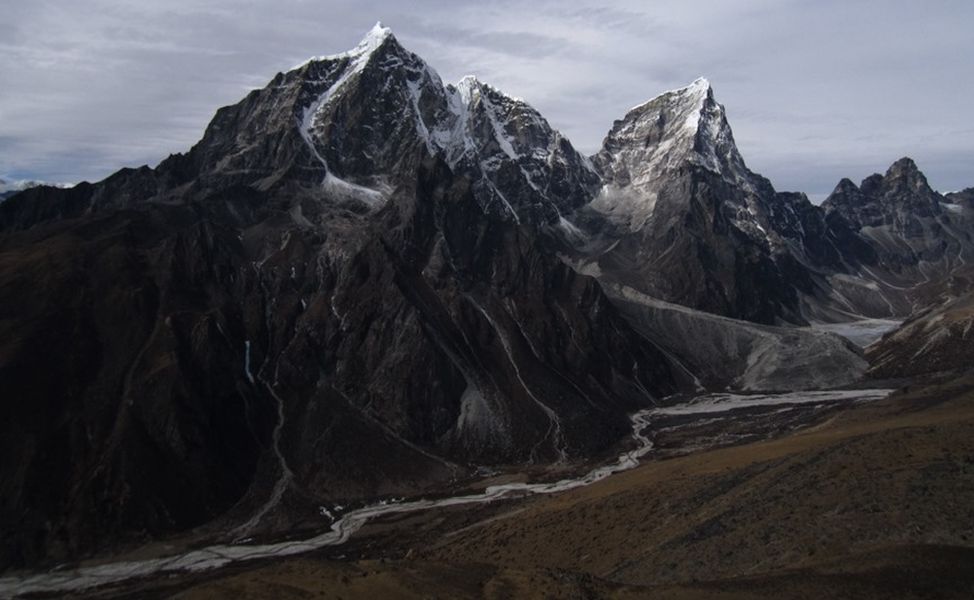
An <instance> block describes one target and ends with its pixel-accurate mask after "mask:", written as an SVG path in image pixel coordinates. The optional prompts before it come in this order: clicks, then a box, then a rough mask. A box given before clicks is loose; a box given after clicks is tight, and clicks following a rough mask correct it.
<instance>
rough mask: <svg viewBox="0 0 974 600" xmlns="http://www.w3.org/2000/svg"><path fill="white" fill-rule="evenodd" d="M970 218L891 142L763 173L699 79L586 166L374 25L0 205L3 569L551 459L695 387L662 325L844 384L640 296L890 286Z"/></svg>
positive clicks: (568, 456)
mask: <svg viewBox="0 0 974 600" xmlns="http://www.w3.org/2000/svg"><path fill="white" fill-rule="evenodd" d="M969 215H971V212H970V209H969V208H968V207H966V206H963V205H962V204H960V203H959V201H957V202H955V203H954V204H950V203H945V201H944V199H943V198H941V197H940V196H939V195H937V194H935V193H933V192H931V191H929V186H927V185H926V181H925V179H924V178H923V176H922V174H920V173H919V171H917V170H916V167H915V165H913V164H912V162H907V161H901V162H899V163H897V165H894V168H892V169H891V170H890V172H889V173H887V175H886V176H882V177H881V176H874V177H872V178H869V179H867V181H866V182H864V183H863V185H862V186H859V187H856V186H854V185H853V184H851V182H848V181H844V182H843V183H841V184H840V186H839V188H837V192H836V194H834V195H833V197H832V198H830V201H829V202H828V203H827V205H826V206H825V208H824V209H819V208H818V207H815V206H813V205H812V204H811V203H809V202H808V199H807V198H806V197H805V196H804V195H802V194H788V193H778V192H776V191H775V190H774V188H773V187H772V186H771V184H770V182H768V181H767V180H766V179H764V178H762V177H760V176H759V175H757V174H754V173H752V172H751V171H750V170H748V169H747V167H746V166H745V164H744V161H743V159H742V158H741V156H740V154H739V153H738V151H737V148H736V146H735V144H734V139H733V135H732V133H731V130H730V126H729V124H728V123H727V119H726V116H725V114H724V109H723V107H722V106H720V105H719V104H718V103H717V102H716V100H715V99H714V94H713V90H712V89H711V88H710V85H709V84H708V83H707V82H706V81H703V80H699V81H697V82H694V84H692V85H691V86H689V87H687V88H684V89H682V90H676V91H674V92H668V93H667V94H664V95H662V96H660V97H658V98H656V99H654V100H652V101H650V102H648V103H646V104H644V105H641V106H640V107H637V108H635V109H633V110H632V111H631V112H630V113H629V114H628V115H626V117H625V118H624V119H622V120H620V121H618V122H616V123H615V125H614V126H613V128H612V131H611V132H610V133H609V135H608V137H607V138H606V142H605V147H604V149H603V151H602V152H600V153H599V154H598V155H596V156H595V157H593V158H592V159H591V160H589V159H587V158H585V157H583V156H581V155H579V154H578V153H577V152H576V151H575V150H574V148H573V147H572V146H571V144H570V143H569V142H568V141H567V140H566V139H565V138H564V137H562V136H561V135H560V134H559V133H558V132H556V131H554V130H553V129H552V128H551V127H550V126H549V125H548V123H547V122H546V121H545V120H544V119H543V118H542V117H541V115H539V114H538V113H537V112H536V111H535V110H534V109H533V108H531V107H530V106H529V105H527V104H526V103H524V102H522V101H520V100H516V99H513V98H510V97H508V96H506V95H504V94H503V93H501V92H499V91H498V90H496V89H494V88H491V87H490V86H487V85H485V84H483V83H480V82H478V81H476V80H475V79H473V78H465V79H464V80H462V81H460V82H459V83H457V84H456V85H444V84H443V83H442V81H441V80H440V79H439V76H438V75H437V74H436V73H435V71H433V70H432V69H430V68H429V66H428V65H426V64H425V63H424V62H423V61H422V59H420V58H419V57H417V56H416V55H414V54H412V53H410V52H408V51H407V50H405V49H404V48H402V46H400V45H399V43H398V42H397V41H396V39H395V37H394V36H392V35H391V33H390V32H389V31H388V30H386V29H383V28H381V27H377V28H376V29H374V30H373V31H372V32H370V33H369V35H368V36H366V38H365V39H364V40H363V41H362V43H361V44H359V46H358V47H356V48H355V49H353V50H352V51H349V52H346V53H343V54H340V55H335V56H330V57H325V58H320V59H314V60H312V61H309V62H308V63H306V64H304V65H302V66H300V67H297V68H295V69H293V70H291V71H289V72H287V73H281V74H278V75H277V76H276V77H274V79H273V80H272V81H271V82H270V84H269V85H268V86H267V87H266V88H264V89H262V90H256V91H254V92H251V93H250V94H248V95H247V97H246V98H244V99H243V100H242V101H241V102H239V103H238V104H236V105H234V106H230V107H224V108H221V109H220V110H219V111H218V112H217V114H216V116H215V117H214V119H213V121H212V122H211V123H210V125H209V127H207V130H206V132H205V134H204V136H203V138H202V139H201V140H200V142H199V143H197V144H196V145H195V146H194V147H193V148H192V149H191V150H190V151H189V152H187V153H186V154H178V155H173V156H170V157H169V158H167V159H166V160H164V161H163V162H162V163H160V164H159V165H158V166H157V167H156V168H154V169H150V168H148V167H143V168H140V169H123V170H121V171H119V172H118V173H116V174H115V175H112V176H111V177H109V178H107V179H105V180H104V181H101V182H98V183H95V184H88V183H85V184H81V185H78V186H76V187H74V188H72V189H58V188H51V187H40V188H34V189H30V190H26V191H24V192H22V193H19V194H17V195H15V196H13V197H12V198H10V199H9V200H6V201H4V202H3V203H2V204H0V307H2V310H3V313H2V314H0V324H2V326H3V333H4V335H3V336H0V389H3V390H4V392H5V394H4V398H3V400H2V401H0V410H2V411H3V414H2V416H3V417H4V418H3V419H2V420H0V440H2V441H0V444H2V449H3V450H4V452H3V454H2V455H0V491H2V492H3V494H2V500H0V502H2V505H0V506H2V509H0V510H2V512H0V526H2V532H3V533H4V535H3V536H2V540H3V541H2V544H0V568H5V567H10V566H14V565H36V564H41V563H43V562H44V561H45V560H64V559H70V558H75V557H79V556H84V555H86V554H88V553H91V552H93V551H97V550H99V549H103V548H106V547H108V546H110V545H112V544H117V543H125V542H130V541H135V540H144V539H146V538H155V537H158V536H162V535H166V534H171V533H173V532H180V531H185V530H187V529H191V528H196V527H203V528H209V529H207V531H210V532H219V533H220V534H221V535H224V536H225V537H228V538H230V539H239V538H243V537H248V536H250V535H252V534H255V533H267V532H275V531H277V532H279V531H283V530H285V529H289V528H293V527H315V528H320V527H322V526H323V525H327V523H326V522H325V521H324V520H323V518H322V517H319V516H318V507H319V506H332V507H334V506H335V505H336V504H344V505H346V506H347V505H348V504H349V503H350V502H356V501H361V500H365V499H369V498H375V497H377V496H382V495H390V494H396V495H401V494H407V493H418V492H420V491H423V490H429V489H431V488H433V487H437V486H439V488H442V487H443V486H445V485H448V484H449V483H451V482H453V481H455V480H457V479H458V478H463V477H465V476H467V475H469V474H470V473H471V472H473V471H474V469H476V468H477V467H478V466H481V465H499V464H508V465H509V464H519V463H536V464H542V463H560V464H565V465H567V464H570V463H571V462H572V461H574V460H577V459H581V458H586V457H591V456H595V455H597V454H598V453H600V452H604V451H607V450H608V449H609V448H610V447H611V446H612V445H613V444H615V443H616V442H618V440H619V439H620V438H621V437H622V436H623V435H624V434H625V433H627V432H628V430H629V421H628V417H627V414H628V413H630V412H632V411H634V410H635V409H637V408H639V407H643V406H646V405H647V404H649V403H651V402H653V401H655V400H657V399H659V398H661V397H663V396H665V395H668V394H670V393H672V392H674V391H676V390H677V389H680V387H681V386H683V385H693V384H694V383H695V382H697V381H698V378H696V375H695V374H694V373H693V372H690V370H689V369H687V368H686V367H685V366H680V361H679V360H678V359H675V358H673V354H674V353H676V354H680V353H682V352H684V351H686V352H696V354H694V355H692V356H690V357H689V359H690V360H688V361H687V364H691V365H696V366H699V368H700V370H701V371H705V372H704V373H702V375H703V379H704V380H705V381H706V382H707V383H708V384H713V385H717V384H718V383H719V385H736V386H739V387H744V388H746V389H765V388H762V386H765V385H767V384H768V382H767V381H764V379H769V380H771V378H772V375H774V377H776V378H777V379H773V381H776V382H777V381H782V380H787V381H794V380H796V379H798V378H799V375H800V374H795V373H794V371H793V369H794V365H793V363H795V362H797V361H784V363H787V364H784V363H783V362H782V361H776V360H772V359H773V358H775V356H776V355H777V354H778V350H777V349H780V348H784V347H790V348H792V349H793V350H794V349H795V348H798V349H801V348H811V349H815V350H814V351H816V352H818V353H820V354H827V355H828V357H827V358H828V360H827V361H819V362H817V363H816V365H817V366H816V367H815V368H814V369H811V368H809V369H806V371H807V373H804V377H803V378H802V381H803V383H802V384H801V385H803V386H805V387H815V386H817V385H820V382H821V381H823V380H824V379H825V378H826V375H825V373H826V372H828V371H830V370H833V369H836V370H841V373H842V377H843V379H842V380H843V381H846V380H852V379H854V378H856V377H858V374H859V373H861V372H862V370H863V369H864V368H865V365H864V364H862V361H861V357H860V356H859V354H858V353H857V352H855V351H854V350H853V349H851V348H849V347H848V345H847V344H843V343H842V342H841V341H840V340H838V339H837V338H833V337H830V336H828V335H824V334H818V333H816V334H812V333H807V332H802V333H795V334H792V333H791V332H790V331H783V330H781V329H780V328H771V327H766V328H754V327H752V326H751V325H748V324H745V323H740V322H734V321H731V320H729V319H720V318H717V317H710V316H705V317H702V316H701V315H700V314H699V313H693V311H689V309H685V308H684V307H674V305H665V306H663V303H660V302H659V301H658V299H659V298H662V299H663V300H667V301H670V302H675V303H678V304H683V305H686V306H690V307H693V308H697V309H703V310H707V311H711V312H714V313H719V314H722V315H727V316H732V317H737V318H742V319H748V320H752V321H759V322H763V323H781V322H786V323H804V322H805V321H806V320H808V319H811V318H826V319H827V318H833V319H834V318H849V317H850V315H855V314H875V315H876V316H883V315H888V314H891V313H902V312H903V311H908V310H909V308H910V306H911V305H910V301H911V297H910V295H909V294H908V293H907V292H906V291H904V290H906V289H907V287H908V286H909V285H913V283H912V282H915V281H917V280H918V278H919V277H920V276H926V277H927V279H929V280H931V283H930V284H929V285H934V283H932V281H933V280H934V279H935V277H934V276H933V274H934V270H936V269H941V270H943V271H944V272H947V271H950V270H951V269H952V268H953V266H954V265H955V264H957V263H959V262H963V261H964V260H966V258H967V257H968V256H969V248H968V246H967V244H968V243H969V241H970V238H969V235H968V234H967V233H965V232H969V231H970V227H969V226H968V219H970V218H971V217H970V216H969ZM964 236H967V237H966V238H965V237H964ZM949 240H954V241H949ZM938 261H939V262H938ZM931 265H935V266H931ZM937 272H938V273H939V272H940V271H937ZM603 286H605V287H603ZM604 289H608V290H610V292H612V293H611V295H606V293H605V292H604V291H603V290H604ZM674 329H676V333H674V331H673V330H674ZM703 329H707V330H708V331H709V332H710V333H711V335H709V336H708V338H707V339H708V341H707V343H706V344H705V346H706V348H704V349H702V350H701V349H699V348H698V349H694V348H692V347H690V346H692V344H688V343H687V340H686V338H687V337H688V335H690V334H692V333H693V332H698V331H701V330H703ZM680 331H683V332H689V333H688V334H687V335H681V334H680V333H679V332H680ZM657 341H659V345H657ZM734 348H737V349H739V350H740V352H738V353H737V354H736V355H735V356H734V357H733V360H732V361H731V362H733V364H734V369H736V370H735V372H734V373H733V374H732V376H727V374H726V373H724V372H722V371H726V369H718V368H714V365H713V364H712V363H714V361H715V360H717V359H715V358H714V356H715V355H719V353H720V352H722V351H725V350H726V351H734V350H727V349H734ZM664 352H665V354H664ZM735 352H736V351H735ZM745 355H746V359H744V358H742V357H745ZM752 356H753V357H755V360H753V361H752V360H750V357H752ZM788 356H791V355H788ZM684 358H687V356H684ZM51 490H55V492H53V493H52V491H51ZM214 535H216V534H214Z"/></svg>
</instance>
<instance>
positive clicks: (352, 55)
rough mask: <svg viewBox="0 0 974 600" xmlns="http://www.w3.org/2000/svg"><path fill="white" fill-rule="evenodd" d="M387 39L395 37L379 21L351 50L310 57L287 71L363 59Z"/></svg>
mask: <svg viewBox="0 0 974 600" xmlns="http://www.w3.org/2000/svg"><path fill="white" fill-rule="evenodd" d="M389 38H392V39H395V38H396V36H395V35H393V34H392V29H390V28H388V27H386V26H384V25H383V24H382V22H381V21H377V22H376V24H375V25H373V26H372V29H370V30H369V31H368V33H366V34H365V37H363V38H362V40H361V41H359V43H358V44H357V45H356V46H355V47H354V48H352V49H351V50H346V51H345V52H339V53H338V54H328V55H324V56H312V57H311V58H309V59H308V60H306V61H304V62H302V63H300V64H298V65H295V66H293V67H291V68H290V69H289V71H296V70H298V69H300V68H302V67H305V66H307V65H308V64H309V63H313V62H319V61H325V60H340V59H343V58H349V59H352V60H356V59H361V58H363V57H368V56H370V55H371V54H372V53H373V52H375V51H376V50H377V49H378V48H379V47H380V46H382V44H383V43H384V42H385V41H386V40H387V39H389Z"/></svg>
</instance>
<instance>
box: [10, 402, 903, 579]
mask: <svg viewBox="0 0 974 600" xmlns="http://www.w3.org/2000/svg"><path fill="white" fill-rule="evenodd" d="M891 391H892V390H836V391H828V392H790V393H783V394H762V395H741V394H707V395H702V396H697V397H694V398H693V399H691V400H689V401H688V402H685V403H682V404H676V405H672V406H666V407H661V408H652V409H646V410H642V411H639V412H637V413H635V414H634V415H632V417H631V419H632V438H633V440H634V441H635V442H636V446H635V448H634V449H633V450H630V451H628V452H624V453H622V454H620V455H619V457H618V458H617V459H616V461H615V462H614V463H611V464H608V465H604V466H601V467H598V468H595V469H593V470H591V471H589V472H588V473H586V474H585V475H583V476H581V477H578V478H574V479H562V480H559V481H555V482H549V483H508V484H503V485H494V486H489V487H487V488H486V489H485V490H484V491H483V492H480V493H476V494H468V495H462V496H453V497H449V498H440V499H436V500H425V499H419V500H409V501H402V502H397V503H381V504H374V505H371V506H366V507H363V508H359V509H356V510H352V511H349V512H347V513H345V514H343V515H341V517H340V518H339V519H338V520H337V521H335V522H334V523H333V524H332V526H331V528H330V529H329V530H327V531H325V532H323V533H321V534H319V535H317V536H315V537H312V538H309V539H305V540H296V541H287V542H278V543H271V544H252V545H243V544H235V545H228V544H217V545H213V546H208V547H205V548H201V549H198V550H192V551H189V552H186V553H183V554H177V555H175V556H169V557H165V558H154V559H147V560H137V561H125V562H113V563H105V564H101V565H93V566H84V567H78V568H74V569H62V570H55V571H50V572H43V573H34V574H27V575H23V576H10V577H3V578H0V597H3V598H7V597H15V596H19V595H23V594H28V593H44V592H46V593H57V592H69V591H78V590H83V589H87V588H93V587H97V586H101V585H106V584H110V583H117V582H120V581H124V580H126V579H131V578H136V577H148V576H159V575H164V574H171V573H179V572H184V571H204V570H208V569H216V568H219V567H222V566H225V565H227V564H230V563H232V562H238V561H245V560H250V559H257V558H273V557H283V556H291V555H295V554H301V553H304V552H309V551H311V550H316V549H318V548H323V547H325V546H337V545H339V544H342V543H344V542H346V541H347V540H348V539H349V537H351V535H352V534H353V533H355V532H356V531H358V530H359V529H361V528H362V526H363V525H365V524H366V523H367V522H369V521H370V520H372V519H375V518H377V517H381V516H383V515H390V514H397V513H406V512H414V511H421V510H429V509H434V508H438V507H446V506H457V505H462V504H480V503H487V502H492V501H494V500H499V499H502V498H511V497H517V496H525V495H532V494H554V493H557V492H563V491H566V490H571V489H575V488H580V487H584V486H587V485H591V484H593V483H595V482H597V481H601V480H603V479H605V478H606V477H609V476H610V475H612V474H614V473H619V472H621V471H626V470H629V469H632V468H633V467H635V466H637V465H638V464H639V461H640V459H641V458H642V457H643V456H645V455H646V454H647V453H649V452H650V451H651V450H652V449H653V442H652V440H651V439H650V438H649V436H648V435H647V434H648V432H647V429H648V428H649V426H650V425H651V424H652V423H653V421H654V419H655V418H658V417H659V418H662V417H668V416H674V415H681V416H683V415H690V416H692V415H701V416H702V417H704V418H711V417H713V416H714V415H715V414H720V413H727V412H729V411H732V410H735V409H744V408H754V407H781V406H795V405H800V404H826V403H833V402H843V401H845V402H849V401H855V402H864V401H869V400H877V399H880V398H884V397H886V396H887V395H889V393H890V392H891Z"/></svg>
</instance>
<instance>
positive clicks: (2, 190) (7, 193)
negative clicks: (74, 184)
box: [0, 179, 68, 202]
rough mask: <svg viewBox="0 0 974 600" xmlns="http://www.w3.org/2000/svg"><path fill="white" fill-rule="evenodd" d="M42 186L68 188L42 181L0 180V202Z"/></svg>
mask: <svg viewBox="0 0 974 600" xmlns="http://www.w3.org/2000/svg"><path fill="white" fill-rule="evenodd" d="M42 185H53V186H54V187H68V186H66V185H64V184H60V183H59V184H52V183H45V182H43V181H33V180H28V179H18V180H16V181H8V180H5V179H0V202H2V201H4V200H6V199H7V198H9V197H11V196H13V195H14V194H16V193H18V192H22V191H23V190H26V189H30V188H34V187H38V186H42Z"/></svg>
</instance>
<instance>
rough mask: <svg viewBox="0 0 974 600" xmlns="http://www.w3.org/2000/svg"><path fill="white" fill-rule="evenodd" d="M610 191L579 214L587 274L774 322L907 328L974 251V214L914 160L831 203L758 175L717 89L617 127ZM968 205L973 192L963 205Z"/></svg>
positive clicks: (606, 145) (573, 239) (675, 96)
mask: <svg viewBox="0 0 974 600" xmlns="http://www.w3.org/2000/svg"><path fill="white" fill-rule="evenodd" d="M592 162H593V165H594V166H595V168H596V170H597V171H598V172H599V174H600V176H601V178H602V187H601V188H600V189H599V191H598V193H597V194H596V195H595V196H594V197H593V199H592V201H591V202H590V203H588V204H587V205H584V206H582V207H580V208H579V209H577V210H576V211H575V212H574V213H572V214H571V215H569V218H570V219H571V220H572V221H573V222H574V223H576V224H577V225H578V226H579V227H580V228H581V230H583V234H578V233H576V234H574V235H572V236H565V237H564V244H565V246H566V249H565V250H564V254H565V255H566V256H567V257H569V261H570V263H571V264H572V265H573V266H574V267H575V268H576V269H578V270H580V271H582V272H585V273H589V274H592V275H594V276H596V277H598V278H599V279H600V281H603V282H605V283H606V284H607V285H610V286H619V285H622V286H625V287H629V288H632V289H634V290H636V291H638V292H639V293H642V294H647V295H649V296H652V297H656V298H659V299H661V300H665V301H667V302H672V303H676V304H680V305H684V306H687V307H691V308H695V309H698V310H703V311H706V312H710V313H716V314H719V315H723V316H729V317H733V318H737V319H744V320H748V321H754V322H758V323H764V324H782V323H785V324H799V325H801V324H807V323H810V322H836V321H848V320H853V319H857V318H864V317H870V318H902V317H904V316H906V315H908V314H910V313H911V312H912V311H913V310H914V309H915V308H916V307H918V306H919V303H920V299H918V298H917V297H916V294H915V290H914V288H916V287H917V286H920V285H922V284H924V283H926V282H927V281H930V280H932V279H937V280H940V279H942V278H944V277H946V276H948V275H949V273H950V272H951V271H952V270H954V269H955V268H957V267H958V266H961V265H963V264H964V263H965V261H966V256H968V255H970V253H971V252H972V251H974V246H972V240H971V237H970V231H971V229H972V225H974V221H972V217H974V213H972V212H971V210H970V209H969V208H968V207H966V205H964V204H963V202H951V201H950V200H948V199H947V198H945V197H943V196H941V195H940V194H938V193H936V192H935V191H933V190H932V189H931V188H930V186H929V185H928V183H927V181H926V178H925V177H924V176H923V174H922V173H921V172H920V171H919V169H918V168H917V166H916V164H915V163H914V162H913V161H912V160H910V159H909V158H904V159H901V160H899V161H897V162H896V163H894V164H893V165H892V166H891V167H890V169H889V171H888V172H887V173H886V174H885V175H878V174H876V175H872V176H870V177H869V178H867V179H866V180H865V181H863V183H862V186H861V187H857V186H855V185H854V184H853V183H852V182H851V181H849V180H847V179H846V180H843V181H841V182H840V183H839V185H838V186H837V187H836V189H835V191H834V192H833V193H832V194H831V195H830V196H829V198H828V199H827V200H826V201H825V202H824V203H823V205H822V206H821V207H818V206H815V205H813V204H812V203H811V202H809V200H808V198H807V197H806V196H805V195H804V194H799V193H790V192H777V191H776V190H775V189H774V188H773V186H772V185H771V183H770V182H769V181H768V180H767V179H765V178H763V177H761V176H760V175H757V174H755V173H753V172H752V171H750V170H749V169H748V168H747V166H746V165H745V163H744V160H743V158H742V157H741V155H740V152H739V151H738V149H737V147H736V145H735V143H734V136H733V133H732V131H731V128H730V125H729V123H728V121H727V117H726V112H725V110H724V107H723V106H721V105H720V104H719V103H717V101H716V100H715V95H714V90H713V87H712V86H711V85H710V83H709V82H708V81H707V80H705V79H698V80H696V81H694V82H693V83H692V84H690V85H689V86H687V87H685V88H680V89H677V90H673V91H670V92H665V93H663V94H661V95H660V96H657V97H656V98H654V99H652V100H650V101H648V102H646V103H644V104H641V105H639V106H636V107H634V108H633V109H631V110H630V111H629V112H628V113H627V114H626V116H625V117H624V118H623V119H621V120H619V121H616V122H615V123H614V124H613V126H612V129H611V130H610V131H609V133H608V135H607V136H606V138H605V141H604V142H603V147H602V149H601V150H600V151H599V152H598V153H597V154H596V155H595V156H594V157H592ZM958 198H959V199H960V198H961V196H958Z"/></svg>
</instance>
